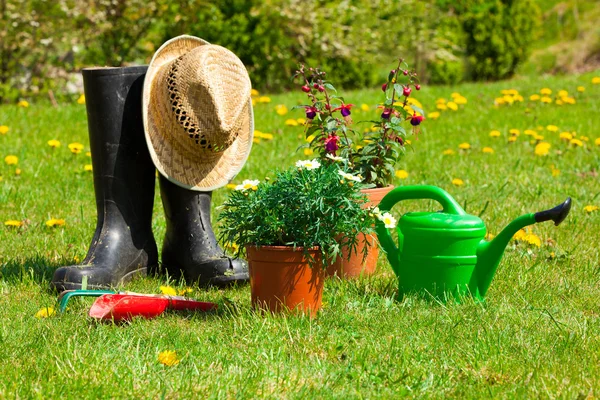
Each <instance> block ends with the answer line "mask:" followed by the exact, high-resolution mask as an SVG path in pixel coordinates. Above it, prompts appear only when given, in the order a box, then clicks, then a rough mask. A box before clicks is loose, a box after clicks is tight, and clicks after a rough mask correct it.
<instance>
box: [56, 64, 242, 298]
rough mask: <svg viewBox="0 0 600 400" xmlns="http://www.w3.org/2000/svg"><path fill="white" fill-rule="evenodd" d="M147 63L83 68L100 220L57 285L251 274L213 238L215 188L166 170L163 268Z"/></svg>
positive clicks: (205, 280) (218, 281)
mask: <svg viewBox="0 0 600 400" xmlns="http://www.w3.org/2000/svg"><path fill="white" fill-rule="evenodd" d="M146 69H147V67H145V66H142V67H126V68H97V69H86V70H83V82H84V92H85V98H86V108H87V115H88V127H89V136H90V147H91V153H92V166H93V174H94V191H95V194H96V207H97V211H98V219H97V225H96V231H95V233H94V237H93V239H92V243H91V245H90V249H89V251H88V254H87V256H86V258H85V259H84V260H83V262H82V263H81V265H72V266H68V267H61V268H58V269H57V270H56V271H55V273H54V277H53V279H52V282H51V284H52V286H53V287H54V288H55V289H56V290H58V291H63V290H71V289H81V288H82V286H85V287H87V288H88V289H100V288H109V287H112V288H115V287H118V286H121V285H123V284H124V283H126V282H128V281H129V280H131V279H132V278H133V277H135V276H136V275H146V274H147V273H166V274H168V275H169V276H170V277H172V278H174V279H179V278H184V279H185V280H186V281H187V282H188V283H190V284H199V285H200V286H206V285H216V286H222V285H227V284H231V283H234V282H244V281H247V280H248V272H247V265H246V263H245V262H244V261H242V260H238V259H231V258H229V257H226V256H225V254H224V252H223V250H222V249H221V248H220V247H219V245H218V242H217V240H216V238H215V234H214V232H213V230H212V226H211V220H210V204H211V195H212V193H211V192H198V191H191V190H187V189H185V188H182V187H180V186H178V185H176V184H174V183H171V182H170V181H168V180H167V179H165V178H164V177H162V176H160V177H159V179H160V190H161V197H162V202H163V206H164V209H165V217H166V222H167V231H166V236H165V240H164V244H163V249H162V267H161V268H159V267H158V251H157V247H156V242H155V240H154V235H153V234H152V208H153V205H154V186H155V181H156V178H155V176H156V169H155V167H154V164H153V163H152V160H151V158H150V154H149V151H148V147H147V145H146V140H145V135H144V128H143V123H142V112H141V107H142V99H141V97H142V87H143V80H144V76H145V73H146Z"/></svg>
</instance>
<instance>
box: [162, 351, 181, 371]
mask: <svg viewBox="0 0 600 400" xmlns="http://www.w3.org/2000/svg"><path fill="white" fill-rule="evenodd" d="M179 361H180V360H179V358H178V357H177V352H175V351H173V350H165V351H161V352H160V353H159V354H158V362H159V363H161V364H163V365H166V366H167V367H172V366H174V365H177V364H179Z"/></svg>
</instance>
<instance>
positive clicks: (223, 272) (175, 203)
mask: <svg viewBox="0 0 600 400" xmlns="http://www.w3.org/2000/svg"><path fill="white" fill-rule="evenodd" d="M159 180H160V192H161V198H162V202H163V206H164V208H165V218H166V220H167V232H166V235H165V241H164V243H163V249H162V267H163V272H166V273H168V274H169V276H171V277H173V278H175V279H179V278H181V277H183V278H184V279H185V280H186V282H188V283H189V284H198V285H199V286H208V285H214V286H226V285H229V284H233V283H236V282H237V283H242V282H247V281H248V280H249V279H250V278H249V276H248V264H247V263H246V262H245V261H243V260H240V259H237V258H236V259H232V258H230V257H227V256H226V255H225V252H224V251H223V250H222V249H221V247H219V243H218V242H217V239H216V237H215V234H214V232H213V229H212V225H211V222H210V203H211V198H212V192H198V191H194V190H188V189H185V188H182V187H180V186H178V185H176V184H174V183H172V182H169V181H168V180H167V179H166V178H164V177H163V176H160V177H159Z"/></svg>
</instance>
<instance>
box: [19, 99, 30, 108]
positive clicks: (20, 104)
mask: <svg viewBox="0 0 600 400" xmlns="http://www.w3.org/2000/svg"><path fill="white" fill-rule="evenodd" d="M17 106H19V107H23V108H27V107H29V102H28V101H27V100H21V101H20V102H18V103H17Z"/></svg>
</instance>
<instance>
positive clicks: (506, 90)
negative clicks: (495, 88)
mask: <svg viewBox="0 0 600 400" xmlns="http://www.w3.org/2000/svg"><path fill="white" fill-rule="evenodd" d="M500 93H501V94H502V95H503V96H507V95H509V94H510V91H509V90H508V89H502V90H501V91H500Z"/></svg>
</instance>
